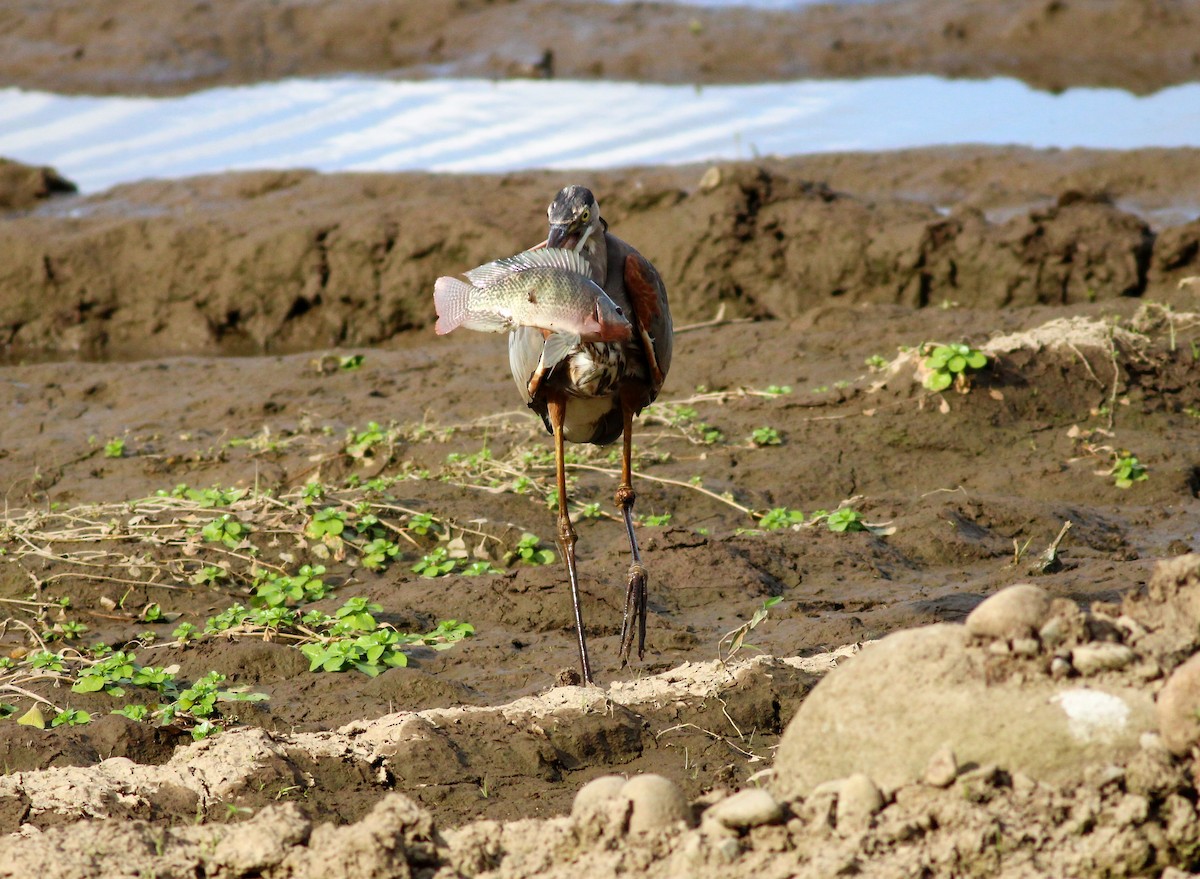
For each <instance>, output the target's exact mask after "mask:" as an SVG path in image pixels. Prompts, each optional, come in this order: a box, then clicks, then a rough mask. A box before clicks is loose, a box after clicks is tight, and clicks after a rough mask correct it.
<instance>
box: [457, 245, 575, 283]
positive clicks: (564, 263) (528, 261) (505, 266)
mask: <svg viewBox="0 0 1200 879" xmlns="http://www.w3.org/2000/svg"><path fill="white" fill-rule="evenodd" d="M538 268H546V269H562V270H563V271H567V272H574V273H575V274H577V275H583V277H585V278H587V279H588V280H591V278H592V269H591V266H589V265H588V261H587V260H586V259H585V258H584V257H583V255H582V254H579V253H576V252H575V251H574V250H563V249H562V248H559V247H544V248H542V249H541V250H526V251H525V252H524V253H518V254H515V255H514V256H506V257H504V258H503V259H498V260H495V261H494V262H489V263H487V264H485V265H481V266H479V267H478V268H475V269H471V270H470V271H469V272H466V273H465V274H466V276H467V278H468V279H470V281H471V283H472V284H474V285H475V286H476V287H486V286H487V285H488V284H494V283H495V282H496V281H499V280H500V279H501V278H505V277H507V276H508V275H511V274H512V273H513V272H521V271H525V270H526V269H538Z"/></svg>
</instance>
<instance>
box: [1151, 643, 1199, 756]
mask: <svg viewBox="0 0 1200 879" xmlns="http://www.w3.org/2000/svg"><path fill="white" fill-rule="evenodd" d="M1157 709H1158V730H1159V733H1160V734H1161V735H1162V740H1163V744H1165V745H1166V746H1167V749H1168V750H1169V751H1170V752H1171V753H1172V754H1174V755H1176V756H1177V757H1182V756H1183V755H1184V754H1186V753H1188V751H1190V750H1191V748H1192V745H1194V744H1196V743H1197V742H1200V714H1198V713H1197V712H1200V653H1198V654H1196V655H1195V656H1193V657H1192V658H1191V659H1189V660H1188V661H1187V662H1185V663H1184V664H1183V665H1181V666H1179V668H1177V669H1175V671H1174V673H1173V674H1172V675H1171V677H1169V678H1168V679H1167V682H1166V684H1164V685H1163V688H1162V690H1160V691H1159V694H1158V706H1157Z"/></svg>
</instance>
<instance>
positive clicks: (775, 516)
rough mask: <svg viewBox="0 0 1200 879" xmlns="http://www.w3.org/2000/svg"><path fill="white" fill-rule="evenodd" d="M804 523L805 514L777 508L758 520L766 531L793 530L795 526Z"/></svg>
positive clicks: (785, 508)
mask: <svg viewBox="0 0 1200 879" xmlns="http://www.w3.org/2000/svg"><path fill="white" fill-rule="evenodd" d="M803 521H804V513H802V512H801V511H800V510H789V509H788V508H787V507H775V508H774V509H772V510H768V511H767V512H765V513H763V515H762V518H761V519H759V520H758V524H759V525H760V526H761V527H762V528H763V530H765V531H780V530H782V529H784V528H791V527H792V526H793V525H799V524H800V523H801V522H803Z"/></svg>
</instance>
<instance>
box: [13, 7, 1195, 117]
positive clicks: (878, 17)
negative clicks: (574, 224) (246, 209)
mask: <svg viewBox="0 0 1200 879" xmlns="http://www.w3.org/2000/svg"><path fill="white" fill-rule="evenodd" d="M531 22H532V23H535V24H536V26H533V27H531V26H530V23H531ZM1198 24H1200V22H1198V21H1197V14H1196V11H1195V9H1194V8H1193V7H1192V6H1191V5H1189V4H1186V3H1178V2H1168V3H1142V2H1138V0H1102V2H1095V0H1093V2H1089V3H1045V2H1043V0H1006V2H989V0H970V2H957V3H946V2H944V0H891V2H884V3H872V4H869V5H866V4H863V5H860V4H845V5H840V4H831V5H827V6H809V7H804V8H801V9H798V10H794V11H786V12H768V11H759V10H753V9H744V8H735V9H702V8H687V7H684V6H681V5H678V4H675V3H662V4H656V3H626V4H611V3H604V2H571V3H559V2H547V0H507V2H502V3H494V2H468V3H463V2H453V0H410V2H407V3H405V4H403V5H400V6H398V5H397V4H395V3H390V2H386V0H339V2H334V3H322V4H312V3H306V2H301V0H287V2H282V3H272V4H262V3H255V2H253V0H238V2H226V3H221V4H212V3H208V2H203V0H192V2H188V3H178V4H175V3H173V4H165V5H164V4H161V3H155V2H153V0H138V2H133V3H131V2H128V0H102V2H97V0H72V2H64V3H56V4H54V6H53V7H52V8H51V7H47V6H46V5H45V4H39V3H34V2H28V0H27V2H19V3H10V4H8V5H7V6H6V8H5V10H4V12H3V17H2V18H0V81H2V82H3V83H4V84H13V85H22V86H25V87H30V88H42V89H51V90H55V91H65V92H85V93H96V92H105V93H149V94H169V93H179V92H185V91H190V90H195V89H198V88H203V87H209V86H216V85H229V84H237V83H246V82H255V81H259V80H263V79H277V78H281V77H287V76H301V75H320V74H329V73H344V72H371V73H379V74H385V75H394V76H404V77H412V76H447V75H449V76H484V77H510V76H557V77H563V78H588V79H590V78H599V77H607V78H612V79H633V80H642V81H659V82H672V83H725V82H757V81H764V80H780V79H795V78H801V77H858V76H879V75H894V74H906V73H932V74H940V75H943V76H965V77H988V76H1012V77H1016V78H1018V79H1022V80H1024V81H1026V82H1028V83H1030V84H1032V85H1034V86H1036V87H1039V88H1045V89H1063V88H1067V87H1070V86H1114V87H1118V88H1125V89H1130V90H1133V91H1137V92H1146V91H1154V90H1156V89H1160V88H1163V87H1166V86H1169V85H1173V84H1177V83H1181V82H1187V81H1190V80H1193V79H1195V78H1196V77H1197V75H1198V73H1200V54H1198V53H1197V51H1196V47H1195V41H1194V40H1193V39H1191V35H1192V34H1193V33H1194V32H1195V30H1196V27H1197V26H1198ZM598 47H603V50H602V51H598ZM664 49H665V51H664Z"/></svg>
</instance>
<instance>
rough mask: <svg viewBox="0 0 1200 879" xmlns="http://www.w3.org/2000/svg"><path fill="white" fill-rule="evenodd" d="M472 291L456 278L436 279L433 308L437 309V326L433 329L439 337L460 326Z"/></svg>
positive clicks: (464, 318)
mask: <svg viewBox="0 0 1200 879" xmlns="http://www.w3.org/2000/svg"><path fill="white" fill-rule="evenodd" d="M472 289H473V288H472V287H471V285H470V284H467V283H466V282H464V281H460V280H459V279H458V278H438V279H437V281H435V282H434V284H433V307H434V308H435V309H437V324H436V326H434V328H433V329H434V332H436V333H437V334H438V335H439V336H444V335H446V333H448V332H450V331H451V330H453V329H457V328H458V327H460V326H462V323H463V321H465V320H466V319H467V306H468V304H469V303H470V298H471V290H472Z"/></svg>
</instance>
